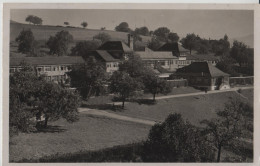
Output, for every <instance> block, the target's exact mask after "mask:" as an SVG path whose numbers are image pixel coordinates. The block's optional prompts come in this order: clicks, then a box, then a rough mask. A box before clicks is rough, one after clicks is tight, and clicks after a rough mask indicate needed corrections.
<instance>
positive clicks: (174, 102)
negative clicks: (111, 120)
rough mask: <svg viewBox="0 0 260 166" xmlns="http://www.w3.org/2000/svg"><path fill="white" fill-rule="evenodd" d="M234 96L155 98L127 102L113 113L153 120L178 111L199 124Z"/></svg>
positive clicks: (185, 117)
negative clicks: (154, 100)
mask: <svg viewBox="0 0 260 166" xmlns="http://www.w3.org/2000/svg"><path fill="white" fill-rule="evenodd" d="M235 97H238V94H237V93H236V92H223V93H216V94H207V95H198V96H189V97H179V98H171V99H163V100H157V103H156V104H154V105H153V104H138V103H128V104H126V105H125V109H124V110H122V111H117V112H114V113H116V114H120V115H125V116H131V117H136V118H141V119H148V120H154V121H163V120H164V119H165V118H166V117H167V116H168V115H169V114H170V113H180V114H182V116H183V118H184V119H187V120H189V121H190V122H191V123H192V124H194V125H197V126H200V123H199V122H200V121H201V120H203V119H210V118H214V117H215V116H216V114H215V112H216V111H217V110H218V109H221V108H223V106H224V103H225V102H227V101H228V100H230V99H232V98H235ZM242 99H243V98H242ZM111 112H112V111H111Z"/></svg>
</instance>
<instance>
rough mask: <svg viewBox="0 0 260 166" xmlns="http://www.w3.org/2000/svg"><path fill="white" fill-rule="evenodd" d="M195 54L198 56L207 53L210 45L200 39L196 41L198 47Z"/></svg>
mask: <svg viewBox="0 0 260 166" xmlns="http://www.w3.org/2000/svg"><path fill="white" fill-rule="evenodd" d="M196 50H197V52H198V53H199V54H207V53H209V50H210V44H209V41H208V40H206V39H200V40H199V41H198V46H197V49H196Z"/></svg>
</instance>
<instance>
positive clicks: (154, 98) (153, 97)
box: [153, 93, 155, 101]
mask: <svg viewBox="0 0 260 166" xmlns="http://www.w3.org/2000/svg"><path fill="white" fill-rule="evenodd" d="M153 101H155V93H154V94H153Z"/></svg>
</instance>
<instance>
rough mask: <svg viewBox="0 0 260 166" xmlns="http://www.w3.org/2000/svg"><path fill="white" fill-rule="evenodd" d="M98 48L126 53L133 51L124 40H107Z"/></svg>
mask: <svg viewBox="0 0 260 166" xmlns="http://www.w3.org/2000/svg"><path fill="white" fill-rule="evenodd" d="M98 50H106V51H120V52H124V53H132V52H133V50H132V49H131V48H129V47H128V46H127V45H126V44H125V43H124V42H122V41H107V42H106V43H104V44H103V45H102V46H100V47H99V48H98Z"/></svg>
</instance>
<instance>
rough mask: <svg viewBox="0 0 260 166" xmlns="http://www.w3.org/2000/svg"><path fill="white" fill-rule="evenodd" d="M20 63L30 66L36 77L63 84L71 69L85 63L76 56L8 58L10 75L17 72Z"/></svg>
mask: <svg viewBox="0 0 260 166" xmlns="http://www.w3.org/2000/svg"><path fill="white" fill-rule="evenodd" d="M22 63H25V64H28V65H30V66H32V67H33V69H34V71H35V72H36V74H37V76H41V75H42V76H44V77H45V79H46V80H47V81H53V82H62V83H65V82H66V80H67V79H68V78H69V77H68V75H67V72H69V71H71V67H72V66H73V65H79V64H84V63H85V61H84V59H83V58H82V57H78V56H67V57H66V56H61V57H52V56H45V57H23V58H10V74H12V73H14V72H16V71H19V70H20V69H21V64H22Z"/></svg>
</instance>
